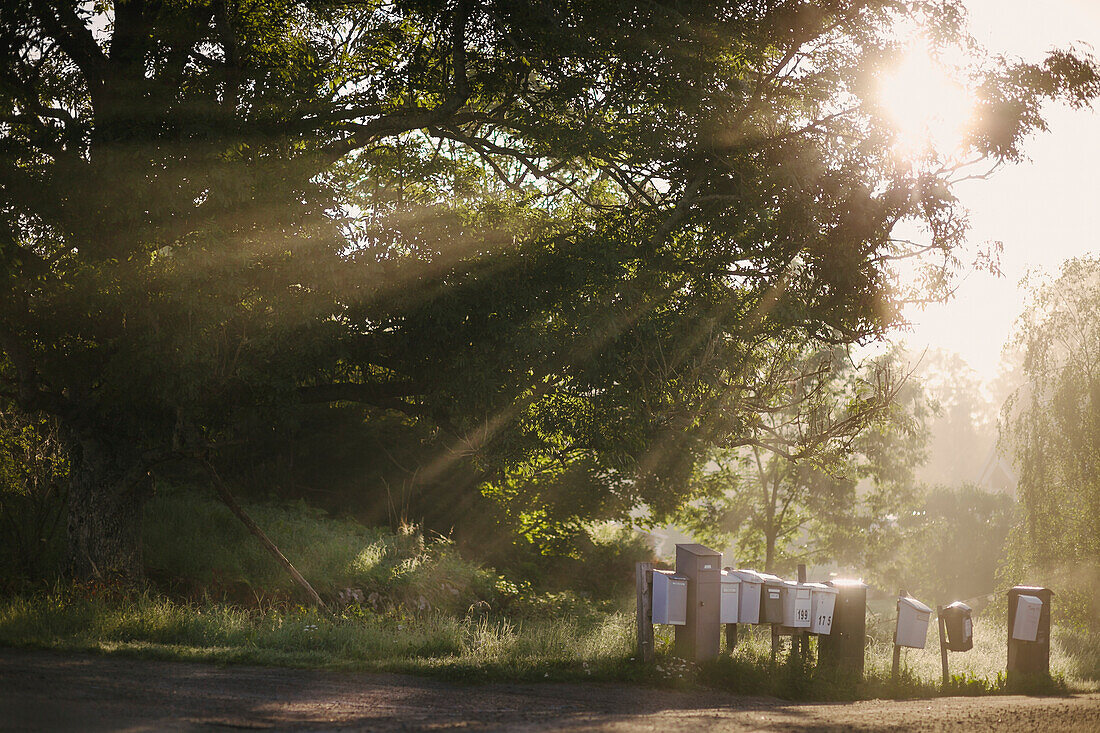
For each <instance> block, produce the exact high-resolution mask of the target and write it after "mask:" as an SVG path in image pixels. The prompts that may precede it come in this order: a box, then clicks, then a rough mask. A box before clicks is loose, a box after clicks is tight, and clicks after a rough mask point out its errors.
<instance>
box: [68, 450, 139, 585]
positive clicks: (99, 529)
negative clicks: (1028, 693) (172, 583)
mask: <svg viewBox="0 0 1100 733" xmlns="http://www.w3.org/2000/svg"><path fill="white" fill-rule="evenodd" d="M71 455H72V463H71V467H70V476H69V525H68V530H69V546H68V557H67V558H66V570H67V572H68V573H69V575H70V576H71V577H73V578H74V579H76V580H87V579H91V578H99V579H124V580H138V579H140V578H142V577H143V575H144V573H143V568H142V562H141V510H142V506H143V504H144V502H145V498H146V497H147V495H148V492H147V491H146V490H145V489H147V484H148V479H147V478H146V477H144V476H142V477H139V480H136V481H135V480H133V478H129V477H128V476H130V475H131V474H128V469H131V468H132V466H130V465H129V463H128V462H127V460H126V459H125V458H124V455H125V451H121V450H118V449H117V447H116V446H114V445H112V444H111V443H110V442H109V441H108V440H105V439H103V438H100V437H86V436H85V437H81V438H79V439H78V440H77V441H76V444H75V445H74V447H73V449H72V453H71Z"/></svg>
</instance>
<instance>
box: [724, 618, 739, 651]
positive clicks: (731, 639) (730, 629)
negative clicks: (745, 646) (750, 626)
mask: <svg viewBox="0 0 1100 733" xmlns="http://www.w3.org/2000/svg"><path fill="white" fill-rule="evenodd" d="M736 646H737V624H726V649H729V650H730V651H731V652H732V651H733V650H734V648H735V647H736Z"/></svg>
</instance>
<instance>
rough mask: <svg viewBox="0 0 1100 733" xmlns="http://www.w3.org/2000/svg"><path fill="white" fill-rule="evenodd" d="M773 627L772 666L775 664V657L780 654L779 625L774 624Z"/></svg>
mask: <svg viewBox="0 0 1100 733" xmlns="http://www.w3.org/2000/svg"><path fill="white" fill-rule="evenodd" d="M771 627H772V664H773V665H774V664H775V656H776V654H778V653H779V624H776V623H773V624H771Z"/></svg>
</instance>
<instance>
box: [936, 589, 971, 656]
mask: <svg viewBox="0 0 1100 733" xmlns="http://www.w3.org/2000/svg"><path fill="white" fill-rule="evenodd" d="M940 616H942V617H943V621H944V625H945V626H946V627H947V644H946V646H947V648H948V649H949V650H950V651H953V652H966V651H970V650H971V649H973V648H974V622H973V620H972V619H971V611H970V606H968V605H966V604H965V603H963V602H962V601H955V602H954V603H952V604H950V605H948V606H944V607H943V608H942V609H941V610H940Z"/></svg>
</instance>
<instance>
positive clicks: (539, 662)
mask: <svg viewBox="0 0 1100 733" xmlns="http://www.w3.org/2000/svg"><path fill="white" fill-rule="evenodd" d="M247 509H248V511H249V513H250V514H251V515H252V516H253V517H254V518H255V519H256V521H257V522H258V523H259V524H260V525H261V526H262V527H264V529H265V531H267V532H268V533H269V535H270V536H271V537H272V539H273V540H274V541H275V542H276V544H278V545H279V546H280V548H281V549H282V550H283V552H284V553H285V554H286V555H287V556H288V557H290V558H291V560H292V561H293V562H294V563H295V565H296V566H297V567H298V568H299V570H301V572H302V573H303V574H304V575H305V576H306V577H307V578H308V579H309V580H310V581H311V582H312V583H313V584H314V586H315V587H316V588H317V589H318V591H320V592H321V594H322V595H323V596H324V597H325V598H326V600H328V601H329V602H330V604H331V605H332V606H333V607H334V608H336V609H338V610H337V611H336V612H335V613H327V612H322V611H318V610H314V609H309V608H305V607H303V606H301V605H299V604H298V602H297V601H298V600H300V598H299V597H298V596H297V590H296V588H295V587H294V586H293V584H292V583H291V582H290V581H289V579H287V578H286V577H285V575H284V574H283V573H282V571H281V570H280V569H279V568H278V567H277V566H275V565H274V563H273V562H272V561H271V559H270V558H269V557H268V556H267V555H266V554H265V553H264V551H263V549H262V548H260V546H259V544H258V543H257V542H256V541H255V540H254V539H253V538H252V537H250V536H249V535H248V534H247V533H246V532H245V530H244V529H243V527H241V526H240V524H239V523H238V522H237V520H236V519H235V518H234V517H233V516H232V515H231V514H230V513H229V512H228V510H226V509H225V508H224V507H223V506H222V505H221V504H219V503H218V502H216V501H214V500H212V499H211V498H208V497H205V496H203V495H200V494H196V493H194V492H189V491H185V490H169V491H161V492H160V493H159V494H158V496H157V497H155V498H154V499H153V500H152V501H151V502H150V503H149V505H148V506H147V509H146V518H145V538H144V539H145V548H146V560H147V564H148V568H149V574H150V577H151V579H152V581H153V583H152V584H151V585H149V586H147V587H146V588H144V589H140V590H138V591H134V590H133V589H126V588H114V587H110V586H100V585H95V584H85V585H81V586H65V585H56V586H54V587H53V588H51V589H48V590H46V589H43V588H42V586H39V588H38V590H37V591H35V590H31V591H25V592H24V593H22V594H17V595H11V596H8V597H6V598H0V645H7V646H20V647H37V648H50V649H60V650H70V651H78V650H79V651H93V652H102V653H112V654H127V655H133V656H140V657H147V658H159V659H177V660H192V661H208V662H215V663H249V664H260V665H279V666H296V667H316V668H325V669H340V670H363V671H387V672H408V673H416V674H428V675H434V676H442V677H447V678H451V679H462V680H501V681H544V680H557V681H566V680H573V681H579V680H601V681H620V682H623V681H625V682H640V683H644V684H650V685H657V686H665V687H674V688H676V687H685V688H687V687H694V686H710V687H714V688H717V689H722V690H726V691H730V692H737V693H743V694H758V695H773V696H777V697H782V698H787V699H816V700H847V699H856V698H876V697H910V698H912V697H931V696H935V695H940V694H963V695H977V694H993V693H1001V692H1007V691H1013V690H1010V689H1009V687H1008V685H1007V684H1006V682H1005V679H1004V675H1003V670H1004V667H1005V661H1006V660H1005V657H1006V649H1005V647H1006V632H1005V627H1004V620H1003V618H1002V619H997V618H995V617H985V616H983V617H979V618H978V619H977V620H976V622H975V639H974V642H975V646H974V649H973V650H971V651H969V652H965V653H951V654H950V655H949V661H950V669H951V672H952V675H953V677H952V680H951V684H950V685H948V687H947V688H946V689H943V688H942V687H941V684H940V679H941V678H940V660H939V648H938V640H937V637H936V629H935V626H934V624H933V626H932V628H931V629H930V630H929V635H928V646H927V648H926V649H923V650H917V649H910V650H906V651H905V652H903V655H902V670H901V674H900V675H899V678H898V679H896V680H895V679H893V678H892V677H891V669H890V668H891V656H892V646H891V643H890V639H891V632H892V630H893V626H892V624H893V619H892V613H890V612H881V610H880V609H878V608H876V607H874V606H872V608H871V610H870V612H869V616H868V638H869V642H868V647H867V654H866V673H865V675H864V677H863V679H862V680H860V681H856V680H852V679H844V678H841V677H838V676H837V675H836V674H834V673H831V672H830V671H829V670H819V669H817V668H816V667H815V666H814V664H813V659H812V656H813V655H812V654H811V659H810V660H809V661H807V662H806V663H805V664H797V663H794V662H792V661H791V659H790V655H789V654H788V652H787V650H786V649H784V650H783V651H782V652H781V654H780V658H779V661H778V663H776V664H773V663H772V662H771V659H770V657H771V635H770V630H769V629H767V628H765V627H759V626H758V627H749V628H746V627H741V628H740V639H739V643H738V646H737V648H736V650H735V651H734V652H733V653H732V654H729V653H724V654H723V655H722V657H721V658H720V659H719V660H717V661H715V662H713V663H708V664H705V665H701V666H700V665H695V664H691V663H687V662H683V661H681V660H678V659H676V658H675V657H674V656H673V655H672V646H673V644H672V639H673V634H672V630H671V628H670V627H658V629H657V634H656V641H657V658H656V660H655V661H654V663H652V664H648V665H644V664H641V663H640V662H639V661H638V660H636V659H635V650H634V619H633V613H632V606H633V604H632V603H631V604H630V607H631V608H630V610H627V609H626V607H625V606H624V607H623V608H619V609H617V608H616V607H615V604H614V603H595V602H593V601H591V600H587V599H585V598H581V597H578V596H577V595H576V594H572V593H562V594H556V595H551V594H535V593H533V592H532V591H531V590H530V588H528V587H523V586H518V585H516V584H514V583H510V582H508V581H506V580H505V579H503V578H501V577H499V576H497V575H496V574H495V573H494V572H492V571H491V570H489V569H486V568H482V567H479V566H477V565H475V564H472V563H469V562H467V561H465V560H464V559H463V558H461V557H460V556H459V555H458V553H457V551H456V550H455V548H454V547H453V545H451V544H450V543H449V542H448V541H447V540H445V539H443V538H434V539H433V538H425V537H424V536H423V535H421V534H420V533H418V532H416V531H415V530H413V529H406V530H403V531H400V532H390V531H385V530H378V529H372V528H367V527H364V526H362V525H360V524H358V523H356V522H354V521H352V520H347V519H333V518H331V517H327V516H325V515H323V514H321V513H320V512H317V511H315V510H312V509H310V508H308V507H306V506H304V505H282V506H276V505H269V504H251V505H248V507H247ZM789 643H790V642H789V639H784V645H785V647H789ZM1051 669H1052V672H1053V681H1052V682H1051V681H1048V682H1046V683H1045V684H1042V685H1039V686H1032V687H1025V688H1023V689H1022V690H1019V691H1024V692H1037V693H1051V692H1053V693H1059V692H1064V691H1066V690H1095V689H1097V681H1098V680H1100V636H1098V635H1097V634H1096V633H1095V632H1089V631H1088V630H1082V629H1067V628H1062V627H1056V628H1055V630H1054V645H1053V648H1052V657H1051Z"/></svg>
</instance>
